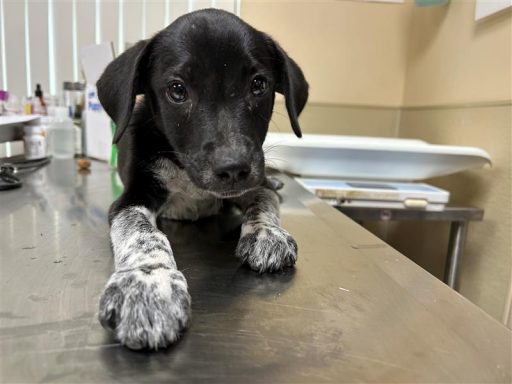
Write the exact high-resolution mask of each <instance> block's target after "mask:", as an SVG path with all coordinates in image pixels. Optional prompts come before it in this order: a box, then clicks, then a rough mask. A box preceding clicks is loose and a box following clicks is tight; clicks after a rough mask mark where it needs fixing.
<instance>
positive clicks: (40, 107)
mask: <svg viewBox="0 0 512 384" xmlns="http://www.w3.org/2000/svg"><path fill="white" fill-rule="evenodd" d="M34 96H35V97H34V113H35V114H38V115H47V110H46V102H45V100H44V96H43V90H42V89H41V84H37V85H36V90H35V92H34Z"/></svg>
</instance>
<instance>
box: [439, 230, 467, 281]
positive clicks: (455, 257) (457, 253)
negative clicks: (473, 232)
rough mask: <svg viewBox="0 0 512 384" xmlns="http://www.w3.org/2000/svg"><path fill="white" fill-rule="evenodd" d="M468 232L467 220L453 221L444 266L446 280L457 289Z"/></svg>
mask: <svg viewBox="0 0 512 384" xmlns="http://www.w3.org/2000/svg"><path fill="white" fill-rule="evenodd" d="M467 232H468V222H467V221H452V223H451V227H450V240H449V242H448V254H447V256H446V264H445V268H444V282H445V283H446V284H448V285H449V286H450V287H451V288H453V289H455V290H457V287H456V284H457V272H458V267H459V262H460V259H461V257H462V252H464V243H465V241H466V234H467Z"/></svg>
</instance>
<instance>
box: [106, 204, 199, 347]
mask: <svg viewBox="0 0 512 384" xmlns="http://www.w3.org/2000/svg"><path fill="white" fill-rule="evenodd" d="M110 234H111V240H112V249H113V252H114V259H115V272H114V274H113V275H112V276H111V277H110V279H109V281H108V283H107V286H106V288H105V292H104V293H103V295H102V297H101V300H100V313H99V319H100V322H101V324H102V325H103V326H104V327H105V328H109V329H111V330H113V331H114V332H115V334H116V337H117V338H118V339H119V340H120V341H121V342H122V343H123V344H124V345H126V346H127V347H129V348H132V349H140V348H146V347H149V348H153V349H157V348H159V347H165V346H167V345H169V344H170V343H172V342H174V341H175V340H176V339H177V338H178V337H179V335H180V334H181V332H182V331H183V329H184V328H185V327H186V325H187V322H188V318H189V313H190V295H189V294H188V287H187V282H186V280H185V277H184V276H183V274H182V273H181V272H179V271H178V270H177V269H176V262H175V261H174V257H173V254H172V249H171V245H170V244H169V240H168V239H167V237H166V236H165V235H164V234H163V233H162V232H160V231H159V230H158V229H157V228H156V226H155V215H154V214H153V213H152V212H150V211H149V210H148V209H147V208H145V207H127V208H124V209H122V210H121V211H120V212H119V213H118V214H117V215H116V216H115V217H114V219H113V221H112V227H111V231H110Z"/></svg>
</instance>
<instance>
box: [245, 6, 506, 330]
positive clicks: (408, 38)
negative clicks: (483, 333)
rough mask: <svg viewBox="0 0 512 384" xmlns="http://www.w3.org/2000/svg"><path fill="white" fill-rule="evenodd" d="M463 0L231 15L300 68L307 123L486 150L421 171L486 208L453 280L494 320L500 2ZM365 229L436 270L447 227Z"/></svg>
mask: <svg viewBox="0 0 512 384" xmlns="http://www.w3.org/2000/svg"><path fill="white" fill-rule="evenodd" d="M474 8H475V0H452V1H451V2H450V3H449V5H448V6H442V7H432V8H416V7H415V6H414V4H413V3H412V2H411V1H407V2H406V4H405V5H396V4H395V5H393V4H378V3H367V2H356V1H341V0H332V1H313V0H311V1H293V2H292V1H256V0H243V2H242V17H243V18H244V19H245V20H246V21H248V22H249V23H251V24H253V25H254V26H255V27H257V28H259V29H261V30H263V31H266V32H268V33H269V34H271V35H272V36H273V37H274V38H276V40H278V41H279V42H280V43H281V45H282V46H283V47H284V48H285V49H286V50H287V51H288V52H289V54H290V55H291V56H292V57H294V58H295V59H296V60H297V62H298V63H299V64H300V65H301V66H302V68H303V69H304V72H305V74H306V77H307V78H308V80H309V82H310V84H311V99H310V100H311V102H310V103H309V105H308V106H307V107H306V109H305V111H304V112H303V115H302V116H301V123H302V126H303V130H304V131H305V132H306V133H308V132H312V133H319V132H320V133H338V134H360V135H368V136H400V137H411V138H412V137H413V138H421V139H425V140H427V141H430V142H432V143H437V144H454V145H474V146H478V147H482V148H484V149H486V150H487V151H488V152H489V153H490V154H491V156H492V157H493V160H494V167H493V168H492V169H483V170H474V171H469V172H463V173H460V174H457V175H453V176H448V177H445V178H440V179H435V180H429V182H431V183H432V184H435V185H439V186H441V187H444V188H446V189H448V190H450V191H451V193H452V201H454V202H456V203H459V204H465V205H474V206H478V207H481V208H483V209H485V219H484V221H483V222H481V223H473V224H471V225H470V230H469V238H468V242H467V249H466V252H465V255H464V260H463V263H462V265H461V281H460V288H461V292H462V293H463V294H464V295H465V296H466V297H468V298H469V299H470V300H472V301H473V302H475V303H476V304H478V305H479V306H481V307H482V308H483V309H485V310H486V311H487V312H488V313H490V314H491V315H492V316H494V317H496V318H497V319H500V320H504V319H505V316H504V312H505V311H506V308H507V306H506V302H507V294H508V292H510V290H509V286H510V281H511V268H512V255H511V244H510V233H511V232H512V223H511V214H512V209H511V201H512V191H511V183H510V180H511V175H512V173H511V172H512V171H511V157H510V153H511V150H512V148H511V132H512V125H511V119H512V117H511V108H512V107H511V99H512V95H511V92H512V91H511V90H512V80H511V67H512V63H511V60H512V53H511V49H512V27H511V11H510V10H508V11H504V12H501V13H500V14H498V15H495V16H491V17H490V18H487V19H484V20H481V21H479V22H475V21H474ZM418 106H422V108H416V107H418ZM275 110H276V113H275V114H274V117H273V122H274V123H273V126H272V129H274V130H279V131H286V130H288V129H289V125H288V122H287V120H286V115H285V110H284V108H283V106H282V103H281V102H280V101H278V102H277V103H276V108H275ZM372 229H373V230H374V231H376V232H379V233H380V234H381V235H382V236H383V237H386V239H387V241H389V242H390V243H391V244H392V245H394V246H395V247H397V248H398V249H399V250H401V251H402V252H403V253H405V254H407V255H408V256H410V257H411V258H412V259H413V260H415V261H416V262H417V263H418V264H420V265H422V266H424V267H425V268H426V269H427V270H429V271H431V272H432V273H434V274H435V275H437V276H439V277H441V276H442V272H443V266H444V255H445V252H446V245H447V233H448V226H446V225H438V224H433V223H424V224H417V225H414V226H411V225H402V224H392V225H389V226H387V227H385V228H382V226H380V227H379V228H377V227H375V226H373V228H372ZM418 245H419V246H418ZM509 308H510V307H509ZM509 325H510V323H509Z"/></svg>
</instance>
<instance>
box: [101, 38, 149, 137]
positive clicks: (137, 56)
mask: <svg viewBox="0 0 512 384" xmlns="http://www.w3.org/2000/svg"><path fill="white" fill-rule="evenodd" d="M148 46H149V40H142V41H139V42H138V43H137V44H135V45H134V46H133V47H131V48H130V49H128V50H126V51H125V52H124V53H123V54H122V55H121V56H119V57H118V58H117V59H115V60H113V61H112V62H111V63H110V64H109V65H108V66H107V68H105V71H104V72H103V74H102V75H101V77H100V79H99V80H98V82H97V83H96V86H97V87H98V98H99V99H100V102H101V105H102V106H103V108H104V109H105V111H106V112H107V113H108V115H109V116H110V117H111V118H112V120H114V122H115V123H116V133H115V134H114V139H113V142H114V144H116V143H117V142H118V141H119V139H120V138H121V136H122V135H123V133H124V131H125V130H126V127H127V126H128V124H129V122H130V118H131V116H132V111H133V107H134V105H135V96H136V95H138V94H140V93H143V92H144V89H143V85H142V81H141V76H140V73H141V71H143V67H144V66H145V61H146V60H145V58H146V56H147V51H148Z"/></svg>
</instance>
